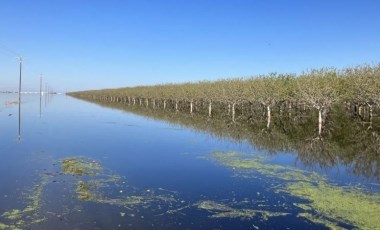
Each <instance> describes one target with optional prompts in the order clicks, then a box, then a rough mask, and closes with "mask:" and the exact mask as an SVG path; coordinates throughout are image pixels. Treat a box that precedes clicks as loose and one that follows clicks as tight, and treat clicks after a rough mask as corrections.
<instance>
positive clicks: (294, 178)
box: [211, 152, 380, 229]
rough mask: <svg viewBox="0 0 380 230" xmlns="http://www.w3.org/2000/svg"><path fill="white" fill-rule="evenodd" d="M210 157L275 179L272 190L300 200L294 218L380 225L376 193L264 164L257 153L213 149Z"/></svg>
mask: <svg viewBox="0 0 380 230" xmlns="http://www.w3.org/2000/svg"><path fill="white" fill-rule="evenodd" d="M211 156H212V159H214V160H215V161H217V162H218V163H220V164H222V165H225V166H227V167H230V168H233V169H235V170H240V171H243V173H249V172H258V173H260V174H262V175H263V176H265V177H269V178H273V179H276V180H278V185H277V186H275V189H274V191H275V192H277V193H285V194H288V195H290V196H292V197H296V198H299V199H301V200H302V201H301V202H297V203H295V204H294V206H295V207H297V208H298V209H301V211H300V213H299V214H298V217H300V218H306V219H308V220H310V221H312V222H314V223H317V224H323V225H325V226H327V227H329V228H331V229H340V228H342V227H341V226H342V224H346V225H352V226H353V227H355V228H359V229H376V228H378V227H379V226H380V218H379V216H380V195H379V194H378V193H372V194H371V193H370V192H368V191H365V190H360V189H357V188H356V187H353V186H346V187H344V188H343V187H340V186H338V185H335V184H333V183H331V182H329V181H328V179H327V178H326V177H325V176H323V175H319V174H317V173H312V172H308V171H304V170H299V169H296V168H292V167H288V166H282V165H277V164H271V163H268V162H267V161H266V160H265V159H263V158H262V157H261V156H260V157H257V158H255V156H251V157H250V158H247V157H246V158H243V157H242V156H241V155H239V153H237V152H227V153H223V152H214V153H212V154H211Z"/></svg>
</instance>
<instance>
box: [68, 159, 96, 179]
mask: <svg viewBox="0 0 380 230" xmlns="http://www.w3.org/2000/svg"><path fill="white" fill-rule="evenodd" d="M61 163H62V171H63V173H66V174H71V175H76V176H82V175H89V176H94V175H96V173H98V172H99V171H100V170H101V169H102V167H101V165H100V164H99V163H98V162H95V161H93V160H90V159H86V158H79V157H73V158H66V159H63V160H62V162H61Z"/></svg>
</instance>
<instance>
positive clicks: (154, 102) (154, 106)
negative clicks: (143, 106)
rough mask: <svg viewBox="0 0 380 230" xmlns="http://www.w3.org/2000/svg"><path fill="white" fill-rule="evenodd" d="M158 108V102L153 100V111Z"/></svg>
mask: <svg viewBox="0 0 380 230" xmlns="http://www.w3.org/2000/svg"><path fill="white" fill-rule="evenodd" d="M154 108H156V100H155V99H153V109H154Z"/></svg>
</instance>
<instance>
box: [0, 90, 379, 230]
mask: <svg viewBox="0 0 380 230" xmlns="http://www.w3.org/2000/svg"><path fill="white" fill-rule="evenodd" d="M13 98H14V99H16V98H17V95H12V94H3V95H0V103H1V107H0V154H1V156H0V157H1V161H0V183H1V190H0V215H1V214H2V215H1V216H0V223H1V224H0V229H16V228H20V229H286V228H289V229H326V228H328V226H332V225H334V226H338V227H342V228H354V226H359V228H360V227H363V226H373V224H376V223H377V222H376V220H370V221H368V222H366V223H367V224H366V225H360V223H359V224H358V222H355V221H351V220H350V219H351V218H353V217H352V216H350V215H346V212H343V214H341V213H339V211H341V210H340V209H339V208H337V209H336V210H337V211H336V212H338V214H336V213H333V214H331V213H328V212H326V211H325V210H323V209H322V210H321V209H320V208H319V206H318V202H320V200H319V198H318V200H313V198H310V197H307V196H306V197H305V196H300V195H299V194H296V193H295V192H290V191H289V190H288V188H287V186H289V185H297V186H298V185H300V184H298V182H300V181H301V182H302V181H305V180H308V179H305V178H303V177H302V178H300V175H306V177H307V178H310V183H313V184H312V186H316V187H318V186H319V184H318V181H325V182H324V183H326V184H328V188H329V191H330V192H332V193H331V194H335V195H336V193H342V194H343V195H342V196H345V195H344V194H351V193H352V191H354V192H355V196H354V197H357V199H359V201H360V199H363V200H365V202H367V201H368V202H367V203H369V204H370V205H372V206H370V208H373V207H375V209H373V212H375V213H374V214H375V215H377V214H379V215H380V213H376V212H378V210H379V209H378V207H379V205H380V200H379V190H380V189H379V187H380V186H379V184H378V178H377V176H376V172H377V171H376V170H378V168H377V164H378V162H379V160H378V158H376V157H372V158H373V159H372V160H371V161H370V162H369V165H365V166H363V167H364V168H368V167H372V169H371V170H372V171H371V172H370V173H367V175H366V174H365V173H355V172H354V170H352V167H351V166H352V165H353V163H352V162H348V163H347V162H335V164H331V165H329V167H321V165H318V164H316V165H315V164H312V166H310V164H307V163H305V162H306V161H302V160H300V155H297V154H295V153H294V150H291V149H289V151H283V152H277V153H276V154H273V152H272V151H268V149H266V148H258V146H256V147H255V146H254V145H252V143H251V142H249V141H247V140H242V141H240V142H237V141H236V140H232V139H229V138H221V137H220V136H215V133H214V134H212V133H211V132H207V131H201V132H200V131H199V130H198V129H191V128H187V127H186V126H183V125H179V124H178V122H177V124H175V123H170V122H167V121H165V122H164V121H160V120H158V119H150V118H147V117H146V116H145V117H144V116H141V115H136V114H133V113H129V112H126V111H121V110H118V109H110V108H104V107H102V106H100V105H96V104H92V103H88V102H85V101H81V100H78V99H74V98H71V97H67V96H64V95H54V96H49V97H46V96H44V97H43V98H42V100H41V101H40V97H39V96H38V95H24V96H23V99H22V104H21V124H20V125H21V127H20V131H21V133H20V134H21V135H20V138H19V133H18V131H19V123H18V120H19V117H18V105H17V104H10V105H5V102H6V101H9V100H10V99H13ZM218 154H219V155H218ZM228 154H230V155H228ZM218 156H219V158H218ZM220 156H231V157H232V159H234V160H237V159H243V160H244V159H245V160H253V161H256V160H257V159H258V162H259V165H255V166H254V167H240V166H239V165H238V164H237V162H240V161H235V163H231V161H228V160H226V161H223V159H225V158H223V159H222V158H220ZM68 157H73V158H77V159H83V161H85V162H86V163H90V164H92V163H93V164H99V165H101V166H102V170H101V171H100V172H99V174H97V175H96V176H90V175H87V176H86V175H84V176H83V175H68V174H66V173H64V172H63V171H62V160H63V159H65V158H68ZM377 157H379V156H377ZM301 158H302V157H301ZM367 164H368V162H367ZM265 165H266V166H265ZM279 167H280V168H279ZM272 168H273V169H272ZM298 169H300V170H302V171H297V170H298ZM373 170H375V173H374V172H373ZM288 172H290V173H291V175H294V178H291V179H289V178H284V177H283V176H282V175H285V174H286V173H288ZM312 172H315V173H316V174H317V175H318V176H316V177H312V176H311V173H312ZM289 175H290V174H289ZM107 178H112V180H111V179H110V180H106V179H107ZM115 178H116V179H115ZM313 180H315V181H313ZM80 181H84V182H90V181H96V182H97V183H98V182H99V183H98V184H96V186H94V187H92V188H91V189H92V191H93V193H96V199H95V198H94V199H79V198H78V183H79V182H80ZM294 181H296V183H297V184H296V183H295V182H294ZM308 181H309V180H308ZM314 182H315V184H314ZM301 185H302V184H301ZM309 186H310V185H309ZM301 187H302V186H301ZM306 188H307V187H306ZM318 188H319V187H318ZM341 189H344V190H341ZM353 189H354V190H353ZM331 190H333V191H331ZM322 192H323V191H322ZM327 194H328V193H327ZM358 194H359V195H358ZM361 195H363V197H362V196H361ZM367 196H370V197H369V198H368V197H367ZM347 197H351V196H350V195H349V196H345V197H343V198H342V199H343V201H344V202H346V201H347V199H346V198H347ZM307 198H308V199H307ZM336 199H340V198H339V195H338V197H337V198H336ZM131 200H135V201H136V202H129V203H128V202H126V201H131ZM357 201H358V200H354V202H353V203H355V202H357ZM325 202H326V201H325ZM365 202H364V203H365ZM303 203H305V204H310V203H315V204H316V205H315V206H311V207H312V209H311V210H305V208H304V207H302V205H301V207H300V205H298V204H303ZM338 203H339V202H338ZM367 203H365V204H367ZM322 205H323V203H322ZM28 207H31V208H29V209H28ZM352 208H355V206H352ZM376 208H377V209H376ZM3 213H8V215H7V214H3ZM9 213H13V214H14V215H9ZM302 213H309V214H310V215H312V216H314V217H318V218H314V219H313V218H310V217H305V216H303V215H300V214H302ZM329 214H330V217H329ZM342 215H343V216H344V217H342V218H335V216H342ZM359 218H362V217H359ZM359 222H360V221H359ZM371 224H372V225H371Z"/></svg>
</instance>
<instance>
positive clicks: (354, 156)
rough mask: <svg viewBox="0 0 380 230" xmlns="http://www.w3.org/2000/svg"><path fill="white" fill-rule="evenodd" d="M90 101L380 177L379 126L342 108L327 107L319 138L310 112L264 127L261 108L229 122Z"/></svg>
mask: <svg viewBox="0 0 380 230" xmlns="http://www.w3.org/2000/svg"><path fill="white" fill-rule="evenodd" d="M95 103H97V104H100V105H102V106H105V107H111V108H117V109H121V110H125V111H128V112H132V113H136V114H139V115H142V116H145V117H148V118H153V119H158V120H163V121H166V122H169V123H174V124H177V125H180V126H184V127H190V128H192V129H194V130H197V131H201V132H208V133H211V135H215V136H216V137H218V138H226V139H233V140H235V141H238V142H243V141H248V142H249V143H250V144H251V145H253V146H255V147H257V148H261V149H265V150H267V151H268V152H269V153H271V154H276V153H277V152H284V151H285V152H296V153H297V159H298V160H300V161H301V162H302V163H303V164H304V165H306V166H308V167H316V166H318V167H322V168H330V167H333V166H336V165H338V164H343V165H345V166H346V167H347V168H348V169H349V170H350V171H352V172H353V173H354V174H356V175H361V176H365V177H375V178H377V179H380V167H379V165H380V134H379V133H380V130H379V127H380V124H377V123H376V119H374V121H373V124H362V123H358V122H356V121H355V120H354V119H353V116H352V115H351V114H349V113H348V112H347V110H345V109H344V108H343V107H338V106H336V107H334V108H332V109H333V110H334V111H333V112H331V113H329V116H328V117H327V119H326V124H325V129H324V133H323V135H322V136H320V135H318V127H317V126H316V125H315V119H314V118H315V116H318V114H316V112H315V111H314V112H313V111H306V112H305V111H303V112H302V111H301V112H298V113H292V115H291V116H287V115H286V116H273V117H272V119H273V120H272V125H271V126H270V128H267V123H266V120H265V118H264V119H263V117H262V116H260V110H261V108H259V109H258V110H256V111H252V113H251V114H254V116H252V115H251V116H249V117H247V116H244V114H243V115H241V116H239V117H237V118H236V121H235V122H231V121H230V119H228V114H223V113H220V114H219V115H214V116H213V118H209V117H208V116H205V115H204V114H199V113H195V114H188V113H180V112H178V113H173V112H172V111H168V110H162V109H152V108H146V107H144V106H142V107H140V106H137V105H135V106H132V105H127V104H123V103H110V102H100V101H96V102H95ZM217 110H218V108H217V107H216V106H214V109H213V111H216V112H215V114H218V113H217ZM237 112H238V111H237ZM377 122H379V121H377ZM368 127H371V128H370V129H368Z"/></svg>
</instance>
